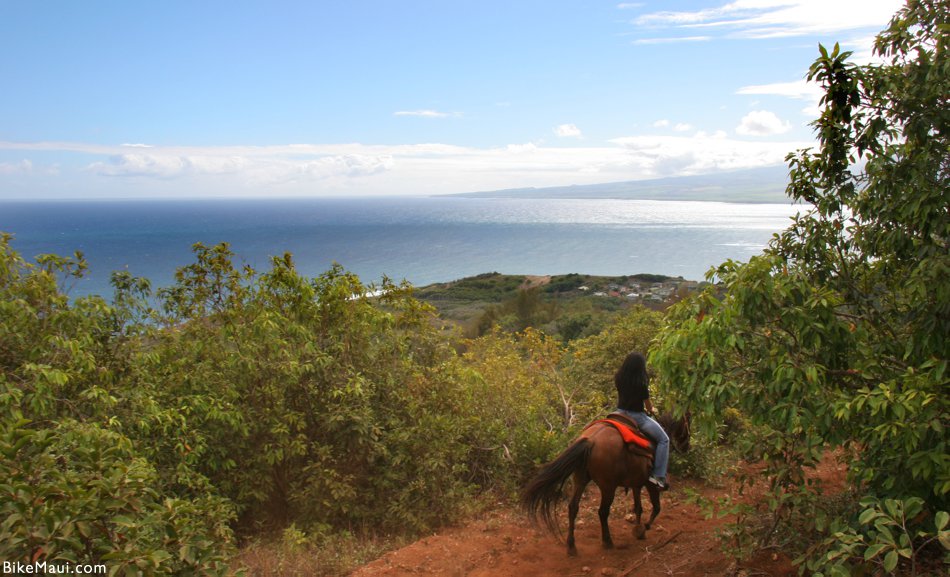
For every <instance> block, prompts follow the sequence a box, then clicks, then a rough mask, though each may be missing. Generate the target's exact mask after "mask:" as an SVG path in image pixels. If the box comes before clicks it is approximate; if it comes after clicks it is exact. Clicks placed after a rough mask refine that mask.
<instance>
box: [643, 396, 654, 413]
mask: <svg viewBox="0 0 950 577" xmlns="http://www.w3.org/2000/svg"><path fill="white" fill-rule="evenodd" d="M643 408H644V409H645V410H646V412H647V414H651V415H652V414H653V402H652V401H651V400H650V399H649V398H646V399H643Z"/></svg>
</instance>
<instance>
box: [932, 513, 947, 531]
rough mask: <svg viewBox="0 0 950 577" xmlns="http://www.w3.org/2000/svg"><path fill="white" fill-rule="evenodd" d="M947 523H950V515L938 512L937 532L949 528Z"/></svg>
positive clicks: (936, 517)
mask: <svg viewBox="0 0 950 577" xmlns="http://www.w3.org/2000/svg"><path fill="white" fill-rule="evenodd" d="M947 521H950V513H947V512H946V511H937V514H936V515H934V524H935V525H936V526H937V531H942V530H943V528H944V527H946V526H947Z"/></svg>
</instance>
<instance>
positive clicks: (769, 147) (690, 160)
mask: <svg viewBox="0 0 950 577" xmlns="http://www.w3.org/2000/svg"><path fill="white" fill-rule="evenodd" d="M611 142H613V143H615V144H617V145H619V146H621V147H623V148H624V149H625V150H627V152H628V154H629V155H630V156H631V157H632V158H635V159H637V163H638V164H639V165H640V166H642V167H643V170H644V171H645V172H646V173H647V174H648V175H649V176H654V177H659V176H673V175H687V174H703V173H707V172H716V171H721V170H737V169H742V168H756V167H760V166H771V165H776V164H781V163H782V162H783V161H784V159H785V156H786V154H788V153H789V152H791V151H793V150H796V149H799V148H804V147H806V146H809V145H810V144H809V143H803V142H749V141H743V140H733V139H730V138H728V137H727V135H725V134H724V133H722V132H716V133H715V134H713V135H711V136H710V135H706V134H704V133H697V134H695V135H693V136H688V137H687V136H630V137H623V138H616V139H614V140H612V141H611Z"/></svg>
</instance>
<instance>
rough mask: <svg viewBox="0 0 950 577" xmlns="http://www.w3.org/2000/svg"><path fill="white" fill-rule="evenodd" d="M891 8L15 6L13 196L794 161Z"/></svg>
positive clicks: (429, 183) (6, 194)
mask: <svg viewBox="0 0 950 577" xmlns="http://www.w3.org/2000/svg"><path fill="white" fill-rule="evenodd" d="M900 4H901V3H900V2H898V1H891V0H880V1H878V0H818V1H815V0H737V1H734V2H725V1H719V0H703V1H666V2H661V1H644V2H623V3H619V2H616V1H615V2H605V1H592V0H546V1H518V0H504V1H495V0H478V1H467V0H466V1H447V0H441V1H438V0H432V1H417V0H404V1H401V2H395V1H384V0H376V1H361V0H347V1H345V2H331V1H312V2H303V1H280V0H269V1H266V2H265V1H236V0H230V1H226V2H223V1H210V0H204V1H197V2H196V1H194V0H191V1H187V2H185V1H177V0H165V1H162V2H157V1H152V2H145V1H142V2H138V1H135V2H129V1H128V0H122V1H97V0H91V1H89V2H75V1H73V0H58V1H57V0H51V1H46V2H35V1H31V0H2V2H0V78H2V79H3V80H2V82H3V89H2V90H0V199H10V198H116V197H122V198H155V197H173V198H184V197H214V196H242V197H244V196H264V197H268V196H270V197H287V196H341V195H342V196H356V195H380V194H402V195H405V194H445V193H455V192H469V191H478V190H492V189H499V188H513V187H525V186H538V187H540V186H557V185H569V184H590V183H600V182H614V181H622V180H637V179H644V178H656V177H665V176H676V175H686V174H703V173H707V172H716V171H721V170H733V169H741V168H751V167H756V166H764V165H769V164H777V163H781V162H782V159H783V158H784V156H785V154H786V153H787V152H789V151H791V150H794V149H796V148H801V147H803V146H808V145H810V143H811V142H812V139H813V137H812V132H811V129H810V128H809V127H808V126H807V125H808V122H810V121H811V120H812V119H813V118H814V117H815V115H816V114H817V99H818V92H817V89H816V87H814V86H808V85H806V84H805V82H804V80H803V78H804V75H805V72H806V70H807V68H808V66H809V65H810V64H811V62H812V61H813V60H814V59H815V57H816V56H817V53H818V49H817V47H818V43H819V42H821V43H824V44H826V45H829V46H830V45H833V44H834V43H835V42H836V41H837V42H841V44H842V45H843V46H844V47H845V48H846V49H849V50H854V51H855V53H856V59H857V60H858V61H867V60H868V59H869V58H870V45H871V41H872V39H873V36H874V35H875V34H876V33H877V32H878V31H880V30H881V29H882V28H883V27H884V26H885V25H886V24H887V22H888V21H889V19H890V17H891V15H893V13H894V12H895V11H896V10H897V9H898V8H899V7H900Z"/></svg>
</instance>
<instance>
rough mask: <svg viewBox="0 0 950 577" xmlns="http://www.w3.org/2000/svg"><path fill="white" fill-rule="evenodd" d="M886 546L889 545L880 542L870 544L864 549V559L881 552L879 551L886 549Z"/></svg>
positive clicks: (867, 559) (866, 559) (868, 559)
mask: <svg viewBox="0 0 950 577" xmlns="http://www.w3.org/2000/svg"><path fill="white" fill-rule="evenodd" d="M888 547H889V545H885V544H881V543H879V544H877V545H871V546H870V547H868V548H867V549H865V550H864V560H865V561H870V560H871V559H873V558H874V557H877V556H878V555H879V554H880V553H881V551H883V550H885V549H887V548H888Z"/></svg>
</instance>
